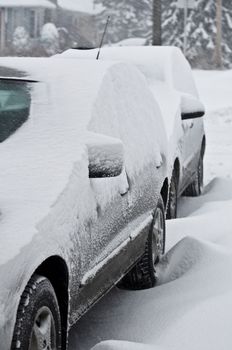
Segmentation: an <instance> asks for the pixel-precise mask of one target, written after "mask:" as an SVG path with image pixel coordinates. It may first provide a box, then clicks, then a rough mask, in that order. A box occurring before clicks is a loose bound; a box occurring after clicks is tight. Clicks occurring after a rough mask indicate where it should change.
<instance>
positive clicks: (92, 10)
mask: <svg viewBox="0 0 232 350" xmlns="http://www.w3.org/2000/svg"><path fill="white" fill-rule="evenodd" d="M57 2H58V5H59V7H61V8H62V9H64V10H68V11H73V12H82V13H88V14H91V15H95V14H97V13H100V12H101V11H102V10H103V7H102V6H101V5H95V4H94V0H58V1H57Z"/></svg>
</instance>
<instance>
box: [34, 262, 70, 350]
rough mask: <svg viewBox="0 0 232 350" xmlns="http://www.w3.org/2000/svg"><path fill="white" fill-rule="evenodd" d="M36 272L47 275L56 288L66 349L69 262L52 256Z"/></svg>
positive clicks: (63, 346)
mask: <svg viewBox="0 0 232 350" xmlns="http://www.w3.org/2000/svg"><path fill="white" fill-rule="evenodd" d="M35 273H36V274H39V275H41V276H44V277H46V278H47V279H48V280H49V281H50V283H51V284H52V286H53V288H54V290H55V293H56V297H57V300H58V304H59V308H60V314H61V327H62V349H64V350H65V349H66V348H67V341H68V339H67V330H68V309H69V292H68V288H69V271H68V267H67V264H66V262H65V261H64V260H63V259H62V258H61V257H59V256H56V255H55V256H51V257H49V258H48V259H46V260H45V261H44V262H43V263H42V264H41V265H40V266H39V267H38V268H37V269H36V271H35Z"/></svg>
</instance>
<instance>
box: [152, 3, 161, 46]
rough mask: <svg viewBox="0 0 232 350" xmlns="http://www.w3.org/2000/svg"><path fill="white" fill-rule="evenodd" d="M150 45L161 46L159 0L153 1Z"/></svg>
mask: <svg viewBox="0 0 232 350" xmlns="http://www.w3.org/2000/svg"><path fill="white" fill-rule="evenodd" d="M152 17H153V18H152V20H153V28H152V32H153V33H152V45H162V32H161V0H153V16H152Z"/></svg>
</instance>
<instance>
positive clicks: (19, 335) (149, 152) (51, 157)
mask: <svg viewBox="0 0 232 350" xmlns="http://www.w3.org/2000/svg"><path fill="white" fill-rule="evenodd" d="M0 76H1V78H0V157H1V165H0V340H1V350H9V349H11V350H16V349H22V350H32V349H33V350H36V349H38V350H39V349H57V350H58V349H62V350H64V349H66V347H67V341H68V331H69V329H70V327H71V326H72V325H73V324H74V323H75V322H76V321H77V320H78V319H79V318H80V317H81V316H82V315H83V314H84V313H85V312H86V311H87V310H88V309H89V308H90V307H91V306H92V305H93V304H94V303H95V302H96V301H97V300H98V299H99V298H101V297H102V296H103V295H104V294H105V293H106V292H107V291H108V290H110V288H112V287H113V286H114V285H115V284H116V283H117V282H118V281H120V280H121V279H122V278H123V282H122V283H124V285H127V286H128V287H130V288H133V289H141V288H148V287H152V286H153V285H154V284H155V282H156V271H155V264H156V263H157V262H158V261H159V258H160V256H161V255H162V254H163V253H164V248H165V209H164V208H165V206H166V204H167V200H168V176H167V173H168V167H167V154H168V150H167V139H166V133H165V129H164V125H163V120H162V116H161V113H160V109H159V107H158V105H157V103H156V101H155V99H154V97H153V95H152V93H151V91H150V89H149V87H148V85H147V82H146V79H145V78H144V76H143V75H142V74H141V72H140V71H139V70H138V69H137V68H136V67H134V66H131V65H128V64H125V63H116V62H95V61H84V60H83V61H78V62H77V60H67V59H64V60H53V59H37V58H35V59H30V58H28V59H27V58H21V59H19V58H7V59H4V58H1V59H0ZM144 121H146V122H144Z"/></svg>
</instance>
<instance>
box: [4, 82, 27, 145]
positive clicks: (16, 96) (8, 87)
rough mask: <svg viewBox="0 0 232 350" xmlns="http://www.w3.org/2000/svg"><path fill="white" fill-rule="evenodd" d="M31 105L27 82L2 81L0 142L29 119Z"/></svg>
mask: <svg viewBox="0 0 232 350" xmlns="http://www.w3.org/2000/svg"><path fill="white" fill-rule="evenodd" d="M30 105H31V96H30V87H29V84H28V83H27V82H24V81H19V80H7V79H1V80H0V142H3V141H5V140H6V139H7V138H8V137H9V136H10V135H12V134H13V133H14V132H15V131H16V130H17V129H18V128H20V126H21V125H22V124H23V123H24V122H25V121H26V120H27V119H28V116H29V113H30Z"/></svg>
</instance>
